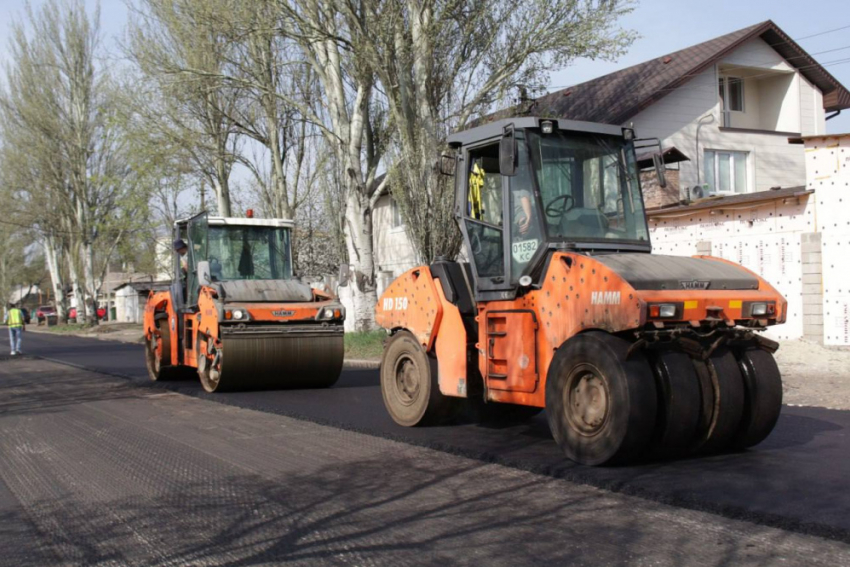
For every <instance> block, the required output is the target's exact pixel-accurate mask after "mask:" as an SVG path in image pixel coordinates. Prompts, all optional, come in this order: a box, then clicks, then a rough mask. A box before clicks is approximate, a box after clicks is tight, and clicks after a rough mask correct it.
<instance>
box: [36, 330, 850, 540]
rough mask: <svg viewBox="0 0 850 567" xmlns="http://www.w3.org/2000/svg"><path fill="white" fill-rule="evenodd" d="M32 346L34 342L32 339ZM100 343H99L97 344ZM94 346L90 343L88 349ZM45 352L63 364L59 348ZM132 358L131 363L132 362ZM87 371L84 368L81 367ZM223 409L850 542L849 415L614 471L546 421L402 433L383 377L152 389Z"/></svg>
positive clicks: (105, 358)
mask: <svg viewBox="0 0 850 567" xmlns="http://www.w3.org/2000/svg"><path fill="white" fill-rule="evenodd" d="M33 342H35V341H33ZM72 342H73V344H80V343H77V342H76V341H68V340H67V339H65V340H62V341H57V340H51V341H49V343H48V342H47V341H45V347H46V346H48V344H52V343H61V344H59V345H58V346H60V347H62V348H65V349H68V350H69V351H70V352H72V353H73V359H72V355H68V356H67V357H65V358H66V362H68V361H71V362H77V361H78V360H87V361H89V362H90V364H91V365H92V366H93V367H94V368H93V369H94V370H96V371H106V372H112V373H117V374H121V373H122V372H124V371H123V370H122V369H123V368H125V367H126V368H131V372H132V373H133V375H134V376H135V375H136V374H142V373H143V371H139V370H138V367H139V366H142V365H143V362H142V355H141V349H140V348H139V347H138V346H136V345H114V344H113V343H108V342H107V343H104V342H100V343H99V344H98V345H96V351H95V349H90V348H79V347H78V348H77V349H76V350H75V349H73V348H71V346H70V345H69V344H68V343H72ZM93 342H97V341H93ZM89 346H92V345H85V347H89ZM127 347H129V348H130V349H129V350H126V349H127ZM48 353H49V354H48ZM45 355H46V356H51V358H55V357H59V356H60V354H58V353H57V352H56V351H54V350H53V349H52V348H50V349H45ZM130 356H132V359H130V360H127V359H128V357H130ZM77 363H78V364H82V362H77ZM132 380H133V382H134V383H136V384H139V385H145V386H148V387H150V386H152V387H156V388H160V387H163V388H167V389H169V390H172V391H176V392H180V393H183V394H187V395H191V396H196V397H199V398H202V399H206V400H209V401H214V402H217V403H221V404H227V405H233V406H238V407H243V408H247V409H253V410H257V411H262V412H266V413H272V414H279V415H286V416H289V417H294V418H298V419H304V420H307V421H311V422H314V423H320V424H324V425H330V426H333V427H337V428H340V429H345V430H351V431H358V432H363V433H367V434H370V435H375V436H379V437H384V438H387V439H393V440H398V441H401V442H403V443H407V444H413V445H418V446H423V447H428V448H431V449H435V450H438V451H443V452H447V453H451V454H456V455H461V456H464V457H468V458H472V459H476V460H478V461H481V462H485V463H491V462H492V463H498V464H501V465H505V466H509V467H513V468H517V469H521V470H527V471H530V472H534V473H538V474H542V475H546V476H549V477H555V478H562V479H566V480H569V481H572V482H578V483H582V484H588V485H592V486H595V487H599V488H603V489H607V490H612V491H616V492H621V493H626V494H630V495H635V496H639V497H642V498H646V499H649V500H654V501H658V502H663V503H666V504H671V505H675V506H681V507H686V508H691V509H696V510H701V511H709V512H712V513H716V514H720V515H723V516H726V517H730V518H735V519H741V520H747V521H751V522H756V523H762V524H766V525H771V526H774V527H778V528H782V529H788V530H794V531H799V532H803V533H808V534H813V535H818V536H821V537H827V538H831V539H836V540H841V541H845V542H850V513H848V510H850V491H848V490H847V479H848V478H850V438H848V436H847V435H845V434H844V430H845V429H846V428H847V427H850V412H842V411H836V410H827V409H821V408H799V407H788V406H786V407H784V408H783V411H782V415H781V416H780V420H779V423H778V425H777V427H776V429H775V430H774V432H773V433H772V435H771V436H770V437H768V439H767V440H766V441H765V442H764V443H762V444H761V445H759V446H758V447H756V448H754V449H751V450H748V451H744V452H741V453H732V454H722V455H715V456H710V457H701V458H691V459H678V460H675V461H666V462H655V463H645V464H641V465H637V466H629V467H616V468H588V467H581V466H578V465H575V464H574V463H571V462H569V461H567V460H566V459H565V458H564V457H563V455H562V453H561V452H560V451H559V450H558V448H557V446H556V445H555V443H554V441H553V439H552V437H551V434H550V433H549V430H548V426H547V424H546V420H545V416H543V415H539V416H537V417H535V418H534V419H532V420H530V421H529V422H527V423H523V424H511V425H502V426H498V427H494V426H492V425H483V424H476V423H467V424H461V425H454V426H442V427H429V428H402V427H398V426H396V425H395V424H394V423H393V422H392V420H391V419H390V418H389V416H388V415H387V412H386V411H385V409H384V408H383V402H382V399H381V394H380V388H379V386H378V382H379V379H378V372H377V371H374V370H347V371H345V372H344V373H343V376H342V378H341V379H340V382H339V383H338V385H337V386H336V387H334V388H330V389H326V390H290V391H271V392H247V393H246V392H242V393H228V394H213V395H210V394H206V393H205V392H203V390H202V389H201V388H200V385H199V384H198V383H197V382H196V381H194V380H193V381H187V382H175V383H168V384H163V385H160V384H152V383H151V382H150V381H148V380H147V379H146V378H140V377H138V376H137V377H135V378H132Z"/></svg>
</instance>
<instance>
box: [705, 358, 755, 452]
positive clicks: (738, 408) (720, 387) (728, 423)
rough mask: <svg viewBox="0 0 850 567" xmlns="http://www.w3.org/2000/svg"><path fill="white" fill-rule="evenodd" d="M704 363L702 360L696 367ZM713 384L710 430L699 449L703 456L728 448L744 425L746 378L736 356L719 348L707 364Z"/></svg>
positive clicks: (707, 431) (706, 432)
mask: <svg viewBox="0 0 850 567" xmlns="http://www.w3.org/2000/svg"><path fill="white" fill-rule="evenodd" d="M698 364H701V363H700V362H699V361H696V362H695V365H698ZM704 364H705V367H706V369H707V370H708V373H709V378H710V379H711V383H712V385H713V394H714V395H713V397H714V400H713V406H712V413H711V419H710V423H709V426H708V429H707V430H706V431H702V432H700V433H701V435H699V436H698V438H697V442H696V444H695V449H696V450H697V452H699V453H702V454H713V453H719V452H721V451H724V450H726V449H728V448H729V447H730V446H731V444H732V442H733V441H734V440H735V436H736V435H737V433H738V428H739V426H740V424H741V416H742V415H743V413H744V379H743V377H742V376H741V370H740V369H739V368H738V362H737V361H736V360H735V356H734V355H733V354H732V353H731V352H730V351H729V350H728V349H726V348H723V347H721V348H719V349H717V350H716V351H714V353H713V354H712V355H711V357H710V358H709V359H708V360H707V361H706V362H705V363H704Z"/></svg>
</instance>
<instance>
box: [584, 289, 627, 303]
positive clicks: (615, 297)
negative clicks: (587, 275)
mask: <svg viewBox="0 0 850 567" xmlns="http://www.w3.org/2000/svg"><path fill="white" fill-rule="evenodd" d="M590 303H591V305H619V304H620V292H619V291H591V292H590Z"/></svg>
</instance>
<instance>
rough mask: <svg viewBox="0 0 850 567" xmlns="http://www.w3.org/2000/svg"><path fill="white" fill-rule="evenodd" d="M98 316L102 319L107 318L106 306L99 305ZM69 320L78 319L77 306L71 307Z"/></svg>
mask: <svg viewBox="0 0 850 567" xmlns="http://www.w3.org/2000/svg"><path fill="white" fill-rule="evenodd" d="M97 318H98V319H99V320H101V321H102V320H104V319H106V308H105V307H98V308H97ZM68 320H69V321H76V320H77V308H76V307H71V309H70V311H68Z"/></svg>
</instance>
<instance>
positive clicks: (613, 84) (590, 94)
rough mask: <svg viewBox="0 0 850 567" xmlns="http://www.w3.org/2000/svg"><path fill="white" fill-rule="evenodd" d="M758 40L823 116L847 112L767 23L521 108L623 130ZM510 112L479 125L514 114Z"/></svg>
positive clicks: (833, 83) (835, 92)
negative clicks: (810, 91) (792, 72)
mask: <svg viewBox="0 0 850 567" xmlns="http://www.w3.org/2000/svg"><path fill="white" fill-rule="evenodd" d="M756 37H760V38H762V39H763V40H764V41H765V42H766V43H767V44H768V45H770V46H771V47H773V49H775V50H776V51H777V53H779V54H780V55H781V56H782V57H783V58H785V59H786V61H787V62H788V64H789V65H791V66H793V67H796V68H797V69H798V70H799V71H800V73H801V74H802V75H803V76H805V77H806V78H807V79H808V80H809V81H811V82H812V83H813V84H814V85H816V86H817V87H818V88H819V89H820V90H821V91H822V92H823V95H824V97H823V104H824V109H825V110H827V111H835V110H842V109H845V108H850V92H848V91H847V89H846V88H845V87H844V86H843V85H841V83H839V82H838V80H837V79H835V78H834V77H833V76H832V75H831V74H830V73H829V72H828V71H827V70H826V69H825V68H824V67H822V66H821V65H820V64H818V63H817V61H815V60H814V59H812V57H811V56H809V55H808V54H807V53H806V52H805V51H804V50H803V48H801V47H800V46H799V45H797V44H796V43H795V42H794V41H793V40H792V39H791V38H790V37H788V36H787V35H786V34H785V32H783V31H782V30H781V29H779V27H778V26H777V25H776V24H774V23H773V22H772V21H770V20H768V21H766V22H762V23H760V24H756V25H754V26H749V27H746V28H743V29H740V30H738V31H734V32H732V33H728V34H726V35H722V36H720V37H716V38H714V39H711V40H709V41H706V42H703V43H700V44H697V45H694V46H692V47H688V48H685V49H682V50H680V51H676V52H675V53H670V54H668V55H663V56H661V57H657V58H655V59H651V60H649V61H646V62H644V63H640V64H638V65H634V66H632V67H628V68H626V69H622V70H620V71H616V72H614V73H610V74H608V75H604V76H602V77H599V78H597V79H593V80H592V81H587V82H586V83H581V84H578V85H575V86H572V87H568V88H566V89H562V90H559V91H555V92H552V93H549V94H547V95H544V96H542V97H539V98H537V99H536V100H535V102H534V103H528V102H526V103H523V104H522V106H523V110H525V111H526V112H530V113H532V114H534V115H536V116H550V117H553V118H569V119H571V120H586V121H589V122H602V123H607V124H623V123H625V122H626V121H628V120H629V119H630V118H631V117H633V116H635V115H636V114H637V113H638V112H640V111H641V110H643V109H644V108H646V107H648V106H650V105H651V104H653V103H655V102H657V101H658V100H660V99H661V98H663V97H664V96H666V95H667V94H669V93H670V92H672V91H674V90H675V89H677V88H678V87H680V86H681V85H683V84H685V83H686V82H688V81H689V80H690V79H691V78H692V77H694V76H695V75H697V74H699V73H700V72H702V71H704V70H705V69H706V68H708V67H709V66H711V65H713V64H715V63H716V62H717V61H718V60H720V59H722V58H723V57H724V56H726V55H727V54H729V53H730V52H732V51H734V50H735V49H737V48H738V47H739V46H741V45H742V44H744V43H745V42H747V41H749V40H751V39H753V38H756ZM518 111H519V109H518V108H517V107H512V108H509V109H505V110H502V111H499V112H496V113H495V114H491V115H490V116H488V117H486V118H484V119H482V120H481V121H479V123H480V122H489V121H490V120H496V119H499V118H505V117H507V116H510V115H513V114H515V113H517V112H518Z"/></svg>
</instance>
